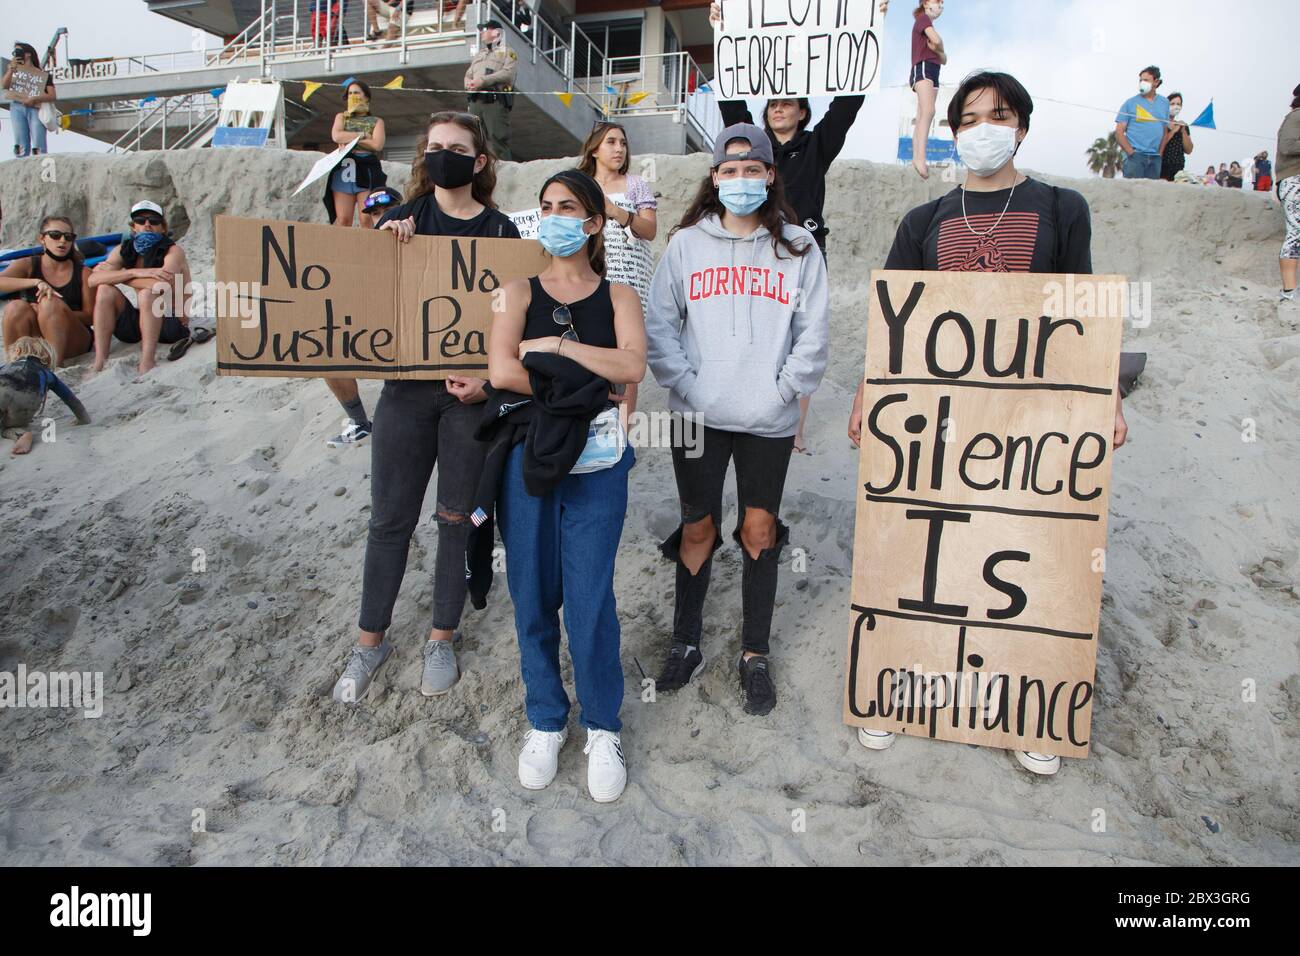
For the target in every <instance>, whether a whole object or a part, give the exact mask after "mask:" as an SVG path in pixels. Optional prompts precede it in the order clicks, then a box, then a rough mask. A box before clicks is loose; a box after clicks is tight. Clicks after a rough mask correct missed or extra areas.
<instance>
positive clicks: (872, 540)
mask: <svg viewBox="0 0 1300 956" xmlns="http://www.w3.org/2000/svg"><path fill="white" fill-rule="evenodd" d="M1126 289H1127V282H1126V281H1125V280H1124V278H1123V277H1121V276H1064V275H1028V274H1009V273H962V272H883V271H877V272H873V273H872V277H871V298H870V305H869V311H868V316H867V357H866V380H865V384H864V386H863V403H862V452H861V457H860V463H859V472H858V475H859V485H858V499H857V526H856V531H855V538H854V551H853V580H852V587H851V591H850V601H851V604H850V612H849V633H848V667H847V678H846V681H845V690H844V721H845V723H847V724H850V725H853V726H857V727H868V728H872V729H875V730H882V731H890V732H893V733H900V734H911V735H915V736H924V737H931V738H935V739H939V740H950V741H958V742H962V743H972V744H981V745H985V746H990V747H1002V748H1006V749H1015V750H1032V751H1037V752H1039V753H1049V754H1057V755H1061V756H1070V757H1085V756H1087V754H1088V745H1089V734H1090V727H1091V719H1092V701H1093V680H1094V676H1095V672H1096V659H1097V628H1098V623H1099V619H1100V613H1101V585H1102V572H1103V571H1104V570H1105V547H1106V511H1107V502H1108V500H1109V497H1110V471H1111V441H1112V437H1113V434H1114V421H1115V401H1116V395H1115V390H1116V387H1117V375H1118V370H1119V348H1120V336H1121V331H1122V316H1123V313H1124V302H1125V300H1124V291H1125V290H1126Z"/></svg>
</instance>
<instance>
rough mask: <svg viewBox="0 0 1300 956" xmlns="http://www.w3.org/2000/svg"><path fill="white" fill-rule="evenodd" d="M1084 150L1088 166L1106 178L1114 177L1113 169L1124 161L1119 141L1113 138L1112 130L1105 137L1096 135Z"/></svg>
mask: <svg viewBox="0 0 1300 956" xmlns="http://www.w3.org/2000/svg"><path fill="white" fill-rule="evenodd" d="M1084 152H1086V153H1087V154H1088V168H1089V169H1091V170H1092V171H1093V172H1094V173H1101V175H1102V176H1103V177H1104V178H1106V179H1114V178H1115V170H1117V169H1119V167H1120V164H1121V163H1123V161H1124V153H1123V151H1122V150H1121V149H1120V148H1119V141H1118V140H1117V139H1115V131H1114V130H1111V131H1110V133H1109V134H1108V135H1107V136H1105V137H1101V136H1098V137H1097V139H1096V140H1095V141H1094V142H1093V144H1092V145H1091V146H1089V147H1088V148H1087V149H1086V150H1085V151H1084Z"/></svg>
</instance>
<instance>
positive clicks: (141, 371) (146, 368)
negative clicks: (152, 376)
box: [135, 359, 158, 379]
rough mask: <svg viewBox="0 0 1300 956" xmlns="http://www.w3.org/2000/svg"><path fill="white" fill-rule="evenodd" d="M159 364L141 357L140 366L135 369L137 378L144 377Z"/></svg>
mask: <svg viewBox="0 0 1300 956" xmlns="http://www.w3.org/2000/svg"><path fill="white" fill-rule="evenodd" d="M157 366H158V363H157V362H146V361H145V360H144V359H141V360H140V365H139V367H138V368H137V369H136V370H135V374H136V378H137V379H139V378H144V377H145V376H146V375H148V374H149V373H150V372H152V371H153V370H154V369H155V368H156V367H157Z"/></svg>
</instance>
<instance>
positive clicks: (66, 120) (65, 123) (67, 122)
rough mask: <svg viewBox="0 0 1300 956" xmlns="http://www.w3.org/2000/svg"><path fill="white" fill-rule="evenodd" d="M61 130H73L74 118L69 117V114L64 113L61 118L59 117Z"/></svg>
mask: <svg viewBox="0 0 1300 956" xmlns="http://www.w3.org/2000/svg"><path fill="white" fill-rule="evenodd" d="M59 128H60V129H72V117H71V116H69V115H68V114H67V113H64V114H63V115H62V116H60V117H59Z"/></svg>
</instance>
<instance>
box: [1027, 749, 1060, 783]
mask: <svg viewBox="0 0 1300 956" xmlns="http://www.w3.org/2000/svg"><path fill="white" fill-rule="evenodd" d="M1016 759H1017V760H1018V761H1020V766H1022V767H1024V768H1025V769H1026V770H1028V771H1029V772H1030V773H1037V774H1042V775H1043V776H1045V777H1050V776H1051V775H1052V774H1054V773H1056V771H1058V770H1060V769H1061V758H1060V757H1057V756H1054V755H1052V754H1040V753H1035V752H1034V751H1032V750H1017V751H1016Z"/></svg>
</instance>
